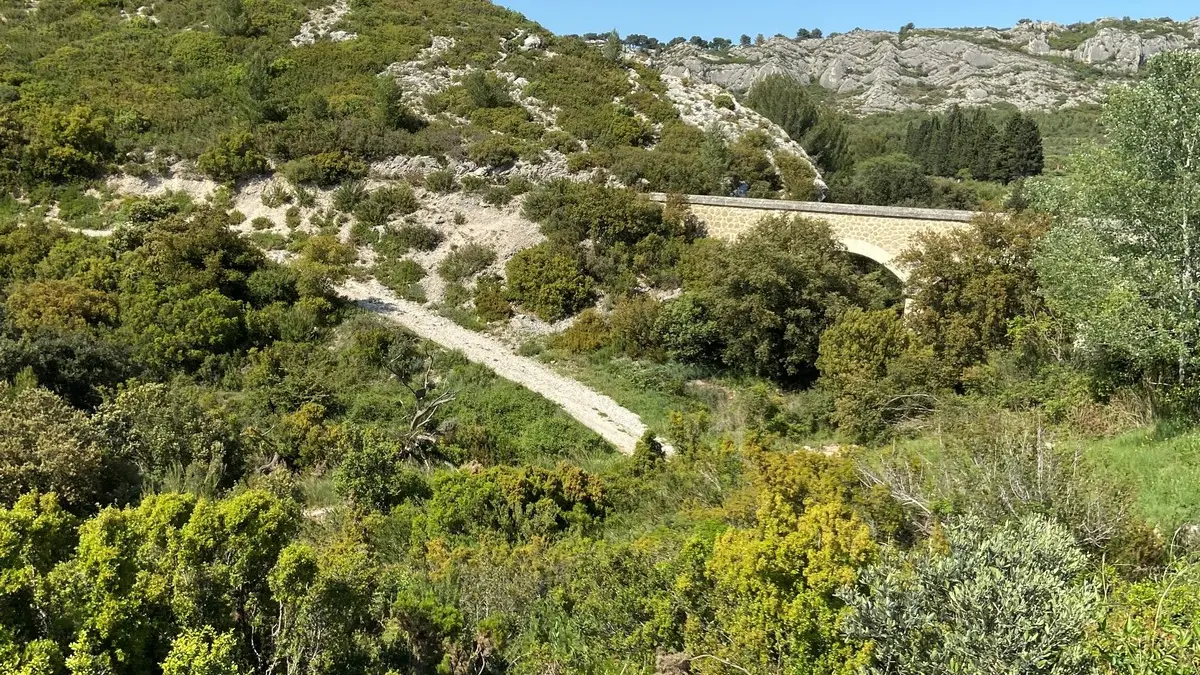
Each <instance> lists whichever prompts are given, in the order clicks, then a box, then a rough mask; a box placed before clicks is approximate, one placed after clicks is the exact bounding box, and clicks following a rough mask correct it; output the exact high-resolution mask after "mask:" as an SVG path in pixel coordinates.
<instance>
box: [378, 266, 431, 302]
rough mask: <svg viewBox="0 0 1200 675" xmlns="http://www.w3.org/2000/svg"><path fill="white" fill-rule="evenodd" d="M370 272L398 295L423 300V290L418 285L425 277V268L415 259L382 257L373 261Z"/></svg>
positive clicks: (417, 300)
mask: <svg viewBox="0 0 1200 675" xmlns="http://www.w3.org/2000/svg"><path fill="white" fill-rule="evenodd" d="M372 274H373V275H374V276H375V278H376V279H378V280H379V282H380V283H381V284H383V285H384V286H387V287H388V288H390V289H392V290H393V291H395V292H396V293H397V294H398V295H399V296H400V297H402V298H405V299H408V300H413V301H416V302H424V301H425V291H424V290H423V289H422V288H421V285H420V281H421V280H422V279H424V278H425V268H424V267H421V265H420V263H418V262H417V261H415V260H412V259H411V258H399V259H396V258H382V259H380V260H379V261H377V262H376V263H375V267H374V269H373V270H372Z"/></svg>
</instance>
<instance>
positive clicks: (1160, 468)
mask: <svg viewBox="0 0 1200 675" xmlns="http://www.w3.org/2000/svg"><path fill="white" fill-rule="evenodd" d="M1088 455H1089V456H1090V457H1092V458H1093V459H1094V460H1095V461H1097V462H1098V463H1099V464H1100V465H1101V466H1102V467H1103V468H1104V469H1105V470H1107V471H1110V472H1111V473H1112V474H1113V476H1114V477H1117V478H1120V479H1122V480H1129V481H1132V482H1133V483H1134V484H1135V485H1136V486H1137V489H1138V506H1139V507H1140V508H1141V511H1142V515H1143V516H1145V517H1146V519H1147V520H1149V521H1150V522H1152V523H1154V524H1155V525H1157V526H1158V527H1160V528H1161V529H1162V531H1163V533H1164V535H1165V536H1168V537H1169V536H1170V533H1172V532H1174V531H1175V529H1176V528H1178V527H1179V526H1180V525H1184V524H1188V523H1200V431H1190V432H1187V433H1183V434H1179V435H1176V436H1171V437H1163V436H1161V435H1160V434H1158V433H1156V432H1155V430H1153V429H1139V430H1137V431H1133V432H1130V433H1127V434H1124V435H1121V436H1117V437H1115V438H1111V439H1105V440H1102V441H1098V442H1095V443H1093V444H1091V445H1090V446H1089V447H1088Z"/></svg>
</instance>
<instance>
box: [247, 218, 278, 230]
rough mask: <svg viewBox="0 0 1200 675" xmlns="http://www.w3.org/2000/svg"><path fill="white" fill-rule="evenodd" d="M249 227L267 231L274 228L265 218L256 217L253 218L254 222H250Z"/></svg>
mask: <svg viewBox="0 0 1200 675" xmlns="http://www.w3.org/2000/svg"><path fill="white" fill-rule="evenodd" d="M250 227H253V228H254V229H256V230H269V229H271V228H272V227H275V223H274V222H272V221H271V219H270V218H268V217H266V216H257V217H255V218H254V220H251V221H250Z"/></svg>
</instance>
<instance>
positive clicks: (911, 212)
mask: <svg viewBox="0 0 1200 675" xmlns="http://www.w3.org/2000/svg"><path fill="white" fill-rule="evenodd" d="M648 196H649V197H650V199H651V200H652V201H656V202H665V201H667V197H668V195H667V194H666V193H663V192H651V193H650V194H649V195H648ZM684 197H685V198H686V199H687V201H688V203H689V204H695V205H703V206H725V207H729V208H734V209H757V210H761V211H795V212H798V213H823V214H828V215H844V216H868V217H872V218H901V219H904V220H940V221H947V222H956V223H965V222H968V221H970V220H971V219H972V218H974V217H975V216H977V215H979V214H978V213H976V212H974V211H955V210H951V209H919V208H911V207H906V206H868V205H863V204H833V203H830V202H794V201H788V200H783V199H754V198H751V197H713V196H710V195H684Z"/></svg>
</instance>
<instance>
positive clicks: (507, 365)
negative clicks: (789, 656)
mask: <svg viewBox="0 0 1200 675" xmlns="http://www.w3.org/2000/svg"><path fill="white" fill-rule="evenodd" d="M338 292H339V293H340V294H341V295H342V296H343V297H346V298H348V299H350V300H354V301H355V302H357V303H358V304H359V305H360V306H362V307H364V308H366V309H369V310H371V311H373V312H375V313H377V314H379V315H380V316H383V317H385V318H387V319H390V320H391V321H395V322H396V323H398V324H400V325H401V326H404V327H405V328H407V329H408V330H410V331H412V332H413V333H415V334H416V335H418V336H419V337H422V338H424V339H426V340H429V341H431V342H436V343H438V344H439V345H442V346H443V347H445V348H447V349H453V350H457V351H460V352H462V353H463V354H464V355H466V357H467V359H469V360H471V361H474V362H476V363H481V364H483V365H485V366H487V367H489V368H491V369H492V370H493V371H495V373H496V374H497V375H499V376H500V377H503V378H504V379H506V380H511V381H513V382H516V383H517V384H520V385H522V386H524V387H526V388H527V389H530V390H531V391H534V392H536V393H538V394H541V395H542V396H544V397H545V398H547V399H548V400H550V401H551V402H552V403H554V404H556V405H558V406H559V407H560V408H562V409H563V411H565V412H566V413H567V414H568V415H570V416H571V417H574V418H575V419H576V420H577V421H578V422H579V423H580V424H582V425H584V426H585V427H587V428H589V429H591V430H592V431H595V432H596V433H597V434H599V435H600V436H601V437H603V438H604V440H606V441H608V442H609V443H612V444H613V445H614V446H616V448H617V449H618V450H620V451H621V452H623V453H625V454H631V453H632V452H633V448H634V446H635V445H636V444H637V442H638V439H640V438H641V437H642V434H644V433H646V425H644V424H642V420H641V418H640V417H638V416H637V415H636V414H635V413H633V412H631V411H630V410H627V409H626V408H623V407H621V406H620V405H618V404H617V402H616V401H614V400H612V399H611V398H609V397H608V396H605V395H604V394H601V393H599V392H596V391H593V390H592V389H589V388H588V387H585V386H584V385H582V384H580V383H579V382H576V381H575V380H572V379H570V378H567V377H563V376H562V375H559V374H558V373H555V372H554V371H552V370H550V369H549V368H547V367H546V366H544V365H542V364H541V363H538V362H537V361H534V360H533V359H529V358H525V357H523V356H518V355H517V354H514V353H512V350H510V349H509V348H508V347H507V346H505V345H504V344H503V343H501V342H499V341H498V340H495V339H492V338H490V337H488V336H486V335H483V334H481V333H476V332H474V331H471V330H467V329H466V328H463V327H462V326H459V325H458V324H456V323H454V322H453V321H451V320H450V319H447V318H445V317H442V316H439V315H437V314H434V313H433V312H430V311H429V310H427V309H425V308H424V307H422V306H421V305H419V304H417V303H415V302H411V301H408V300H403V299H401V298H398V297H396V295H395V294H394V293H392V292H391V291H390V290H388V289H387V288H385V287H384V286H383V285H382V284H380V283H379V282H378V281H375V280H373V279H372V280H370V281H367V282H360V281H348V282H346V283H345V284H343V285H342V286H341V287H340V288H338ZM663 449H664V450H666V451H667V452H668V453H670V452H671V448H670V446H668V445H666V444H665V443H664V445H663Z"/></svg>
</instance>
